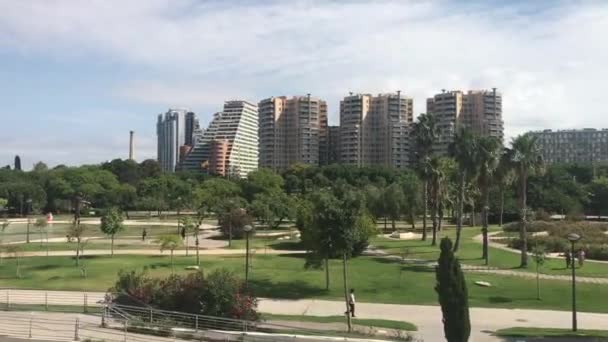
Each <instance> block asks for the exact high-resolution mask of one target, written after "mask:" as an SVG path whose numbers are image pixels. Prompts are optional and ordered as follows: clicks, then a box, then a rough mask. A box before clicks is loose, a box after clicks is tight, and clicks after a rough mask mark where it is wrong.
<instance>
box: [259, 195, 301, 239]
mask: <svg viewBox="0 0 608 342" xmlns="http://www.w3.org/2000/svg"><path fill="white" fill-rule="evenodd" d="M293 206H294V204H293V200H292V197H291V196H289V195H287V194H286V193H284V192H283V191H282V190H275V191H271V192H266V193H259V194H257V195H255V199H254V200H253V202H252V203H251V209H252V212H253V214H254V215H255V216H256V217H257V218H258V219H259V220H260V221H261V222H262V223H264V224H265V225H266V227H268V228H269V229H276V228H279V226H280V225H281V223H283V221H284V220H285V219H291V218H292V217H293V212H294V211H293Z"/></svg>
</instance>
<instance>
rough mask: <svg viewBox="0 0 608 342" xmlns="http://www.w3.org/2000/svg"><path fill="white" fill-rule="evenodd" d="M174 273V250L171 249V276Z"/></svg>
mask: <svg viewBox="0 0 608 342" xmlns="http://www.w3.org/2000/svg"><path fill="white" fill-rule="evenodd" d="M174 271H175V268H174V267H173V249H171V274H173V272H174Z"/></svg>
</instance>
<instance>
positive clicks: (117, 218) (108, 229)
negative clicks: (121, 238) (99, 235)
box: [100, 208, 124, 256]
mask: <svg viewBox="0 0 608 342" xmlns="http://www.w3.org/2000/svg"><path fill="white" fill-rule="evenodd" d="M122 221H123V218H122V213H121V212H120V210H118V209H117V208H110V209H108V211H107V212H106V213H105V214H104V215H103V216H102V217H101V226H100V229H101V231H102V232H103V233H104V234H106V235H109V236H110V239H111V240H112V242H111V245H110V246H111V252H110V253H111V256H114V236H115V235H116V234H118V233H120V232H121V231H122V230H123V229H124V226H123V224H122Z"/></svg>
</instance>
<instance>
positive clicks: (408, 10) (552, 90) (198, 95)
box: [0, 0, 608, 168]
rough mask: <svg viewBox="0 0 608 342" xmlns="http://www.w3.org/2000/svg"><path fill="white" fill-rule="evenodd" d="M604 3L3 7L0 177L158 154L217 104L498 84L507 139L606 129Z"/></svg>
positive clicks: (334, 105) (421, 102)
mask: <svg viewBox="0 0 608 342" xmlns="http://www.w3.org/2000/svg"><path fill="white" fill-rule="evenodd" d="M607 32H608V2H607V1H541V0H538V1H523V0H520V1H507V0H488V1H447V0H444V1H421V0H378V1H361V0H352V1H349V0H344V1H338V0H335V1H330V0H266V1H264V0H258V1H253V0H252V1H246V0H235V1H227V0H225V1H222V0H129V1H123V0H90V1H77V0H71V1H67V0H0V106H1V107H0V108H1V109H0V166H2V165H6V164H12V163H13V158H14V156H15V155H16V154H18V155H20V156H21V160H22V164H23V166H24V168H31V166H32V165H33V164H34V163H35V162H37V161H40V160H41V161H44V162H46V163H47V164H49V165H51V166H53V165H58V164H67V165H79V164H83V163H99V162H103V161H106V160H111V159H114V158H126V157H127V155H128V138H129V130H134V131H135V132H136V133H135V142H136V151H135V157H136V159H137V160H138V161H141V160H144V159H146V158H155V157H156V132H155V124H156V116H157V115H158V114H159V113H162V112H165V111H166V110H167V109H168V108H173V107H186V108H190V109H192V110H193V111H194V112H196V113H197V115H198V116H199V118H200V120H201V123H202V124H203V126H206V124H207V123H208V122H209V119H210V118H211V116H212V114H213V113H214V112H217V111H220V110H221V108H222V105H223V102H224V101H225V100H231V99H243V100H249V101H252V102H258V101H259V100H260V99H263V98H267V97H270V96H281V95H288V96H291V95H305V94H306V93H311V94H312V95H313V96H318V97H320V98H323V99H326V100H327V101H328V106H329V109H328V110H329V121H330V124H338V111H339V101H340V99H341V98H342V97H344V96H345V95H347V94H348V93H349V92H350V91H352V92H355V93H372V94H376V93H384V92H394V91H396V90H401V91H402V93H403V94H406V95H407V96H411V97H413V98H414V112H415V113H416V114H418V113H422V112H425V110H426V108H425V101H426V98H427V97H429V96H432V95H433V94H435V93H438V92H440V91H441V89H448V90H452V89H462V90H467V89H490V88H492V87H496V88H498V90H499V91H500V92H501V93H502V94H503V119H504V121H505V133H506V135H507V137H509V138H510V137H513V136H516V135H517V134H520V133H523V132H525V131H528V130H538V129H549V128H550V129H567V128H587V127H589V128H608V122H606V115H607V114H608V111H607V108H608V106H606V104H605V103H606V102H605V98H606V96H607V92H606V88H605V84H606V80H608V68H607V67H606V62H607V61H608V43H607V39H606V37H605V36H606V34H607Z"/></svg>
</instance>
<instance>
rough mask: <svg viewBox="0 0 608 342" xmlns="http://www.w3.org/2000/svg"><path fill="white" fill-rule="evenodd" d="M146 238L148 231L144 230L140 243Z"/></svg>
mask: <svg viewBox="0 0 608 342" xmlns="http://www.w3.org/2000/svg"><path fill="white" fill-rule="evenodd" d="M146 236H148V231H147V230H146V228H144V231H143V232H141V241H146Z"/></svg>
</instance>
